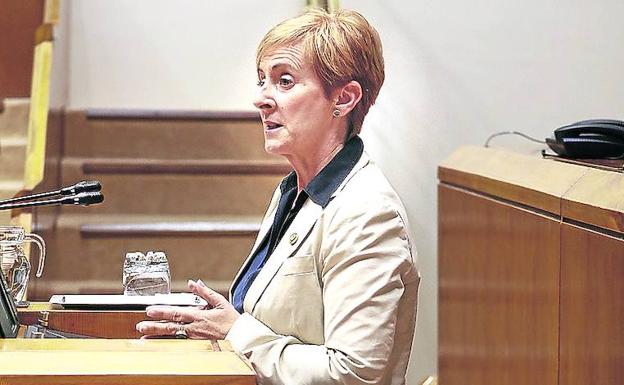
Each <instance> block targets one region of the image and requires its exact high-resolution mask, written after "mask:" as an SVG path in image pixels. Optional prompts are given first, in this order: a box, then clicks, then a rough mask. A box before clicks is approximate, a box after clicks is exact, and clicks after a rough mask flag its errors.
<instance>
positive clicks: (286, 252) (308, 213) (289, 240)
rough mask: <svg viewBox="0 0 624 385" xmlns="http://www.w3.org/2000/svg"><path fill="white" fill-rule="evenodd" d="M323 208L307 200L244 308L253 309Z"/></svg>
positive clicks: (249, 292) (259, 275) (258, 278)
mask: <svg viewBox="0 0 624 385" xmlns="http://www.w3.org/2000/svg"><path fill="white" fill-rule="evenodd" d="M322 212H323V208H322V207H321V206H319V205H317V204H316V203H314V202H313V201H312V200H311V199H308V200H306V202H305V203H304V205H303V207H301V210H300V211H299V213H297V216H296V217H295V219H294V220H293V222H292V223H291V224H290V226H289V227H288V229H287V230H286V233H284V236H283V237H282V239H281V240H280V241H279V243H278V244H277V246H276V247H275V250H274V251H273V254H271V256H270V257H269V259H268V260H267V262H266V264H265V265H264V267H263V268H262V270H260V273H259V274H258V276H257V277H256V279H255V280H254V282H253V283H252V284H251V287H250V288H249V291H248V292H247V295H246V296H245V301H244V303H243V308H244V309H245V310H247V311H249V312H251V311H253V308H254V307H255V306H256V303H257V302H258V300H259V299H260V297H261V296H262V293H264V290H265V289H266V287H267V286H268V285H269V284H270V283H271V280H273V277H274V276H275V274H277V271H278V270H279V269H280V267H281V266H282V264H283V263H284V261H285V260H286V259H287V258H288V257H290V256H291V255H293V254H294V253H295V252H296V251H297V250H298V249H299V247H300V246H301V243H303V241H304V240H305V239H306V238H307V236H308V234H309V233H310V231H311V230H312V227H314V224H315V223H316V220H317V219H318V218H319V216H320V215H321V213H322Z"/></svg>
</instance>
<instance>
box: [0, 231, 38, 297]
mask: <svg viewBox="0 0 624 385" xmlns="http://www.w3.org/2000/svg"><path fill="white" fill-rule="evenodd" d="M25 242H32V243H34V244H36V245H37V246H38V248H39V267H38V268H37V277H41V274H42V273H43V264H44V262H45V242H44V241H43V239H42V238H41V237H40V236H38V235H37V234H26V232H25V231H24V229H23V228H21V227H19V226H0V263H1V265H2V273H3V274H4V277H5V278H6V282H7V288H8V290H9V292H10V294H11V296H13V298H14V299H15V302H16V303H17V302H20V301H22V299H23V298H24V294H25V293H26V287H27V286H28V277H29V276H30V262H29V261H28V258H26V253H24V243H25Z"/></svg>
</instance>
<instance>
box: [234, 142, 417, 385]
mask: <svg viewBox="0 0 624 385" xmlns="http://www.w3.org/2000/svg"><path fill="white" fill-rule="evenodd" d="M279 198H280V189H279V188H278V189H277V190H276V192H275V194H274V195H273V198H272V200H271V203H270V205H269V208H268V211H267V213H266V215H265V217H264V219H263V222H262V225H261V227H260V232H259V234H258V238H257V240H256V242H255V245H254V247H253V249H252V252H251V254H250V256H251V255H253V253H254V252H255V249H256V248H257V247H258V246H259V244H260V242H261V240H262V239H263V238H264V236H265V235H266V233H267V232H268V230H269V228H270V226H271V224H272V223H273V217H274V215H275V211H276V209H277V205H278V202H279ZM406 218H407V217H406V215H405V212H404V208H403V205H402V204H401V201H400V200H399V198H398V196H397V194H396V193H395V191H394V190H393V189H392V187H391V186H390V184H389V183H388V181H387V180H386V178H385V177H384V176H383V174H382V173H381V171H380V170H379V169H378V168H377V166H375V165H374V164H373V163H372V162H371V161H370V159H369V157H368V156H367V155H366V153H364V154H363V155H362V157H361V159H360V160H359V162H358V163H357V164H356V166H355V167H354V168H353V170H352V171H351V172H350V174H349V175H348V176H347V178H346V179H345V180H344V182H343V183H342V185H341V186H340V187H339V188H338V189H337V190H336V192H335V193H334V195H333V197H332V199H331V201H330V202H329V204H328V205H327V207H326V208H325V209H323V208H322V207H321V206H319V205H317V204H315V203H314V202H313V201H312V200H310V199H308V200H307V201H306V202H305V203H304V205H303V207H302V208H301V210H300V211H299V213H298V214H297V216H296V217H295V219H294V220H293V222H292V223H291V225H290V227H289V228H288V229H287V230H286V232H285V233H284V236H283V238H282V239H281V241H280V242H279V243H278V244H277V246H276V248H275V250H274V252H273V254H272V255H271V256H270V258H269V259H268V261H267V262H266V264H265V266H264V267H263V268H262V270H261V271H260V273H259V274H258V276H257V277H256V279H255V280H254V282H253V284H252V285H251V287H250V288H249V291H248V292H247V295H246V296H245V300H244V303H243V308H244V310H245V313H244V314H243V315H242V316H241V317H239V319H238V320H237V321H236V322H235V324H234V325H233V327H232V329H231V330H230V332H229V333H228V335H227V337H226V339H227V340H229V341H231V343H232V345H233V346H234V348H235V349H237V350H238V351H240V352H242V353H243V354H245V355H246V356H247V357H248V358H249V359H250V361H251V363H252V365H253V367H254V369H255V370H256V372H257V374H258V383H259V384H287V385H301V384H393V385H398V384H404V383H405V372H406V369H407V363H408V359H409V354H410V349H411V344H412V337H413V334H414V327H415V323H416V302H417V294H418V284H419V281H420V276H419V273H418V269H417V264H416V255H415V253H414V252H413V251H412V247H411V244H410V240H409V236H408V234H409V232H408V229H407V223H406ZM249 262H250V258H248V259H247V261H246V262H245V264H244V265H243V268H244V267H245V266H246V265H247V264H248V263H249ZM242 270H243V269H241V271H242ZM238 274H239V275H240V274H241V272H240V271H239V273H238ZM237 279H238V276H237ZM231 294H232V293H231V291H230V297H231Z"/></svg>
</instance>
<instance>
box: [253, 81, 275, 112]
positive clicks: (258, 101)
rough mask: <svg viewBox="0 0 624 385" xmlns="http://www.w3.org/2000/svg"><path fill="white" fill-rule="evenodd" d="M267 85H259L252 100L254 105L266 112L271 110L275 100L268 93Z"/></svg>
mask: <svg viewBox="0 0 624 385" xmlns="http://www.w3.org/2000/svg"><path fill="white" fill-rule="evenodd" d="M267 88H268V87H267V86H263V87H259V88H258V93H257V94H256V98H255V100H254V103H253V104H254V106H255V107H256V108H257V109H259V110H260V111H265V112H268V111H267V110H272V109H274V108H275V106H276V104H275V100H273V98H272V97H271V95H269V92H268V90H267Z"/></svg>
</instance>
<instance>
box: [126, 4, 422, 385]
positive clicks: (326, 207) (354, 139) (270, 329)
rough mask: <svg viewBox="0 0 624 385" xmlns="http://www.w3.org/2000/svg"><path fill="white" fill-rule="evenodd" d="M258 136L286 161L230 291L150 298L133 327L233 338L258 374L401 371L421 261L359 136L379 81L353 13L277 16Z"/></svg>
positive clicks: (262, 59) (347, 377) (331, 376)
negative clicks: (191, 298) (189, 304)
mask: <svg viewBox="0 0 624 385" xmlns="http://www.w3.org/2000/svg"><path fill="white" fill-rule="evenodd" d="M257 67H258V90H259V92H258V97H257V100H256V101H255V103H254V104H255V106H256V107H257V108H258V109H259V111H260V115H261V117H262V122H263V125H264V137H265V149H266V151H268V152H269V153H273V154H280V155H283V156H284V157H285V158H286V159H287V160H288V162H289V163H290V164H291V165H292V167H293V169H294V172H293V173H291V174H289V175H288V176H287V177H286V178H284V180H282V182H281V183H280V185H279V187H278V188H277V189H276V191H275V194H274V196H273V198H272V200H271V203H270V204H269V208H268V211H267V213H266V215H265V217H264V220H263V222H262V225H261V229H260V232H259V235H258V238H257V240H256V242H255V245H254V247H253V249H252V252H251V254H250V256H249V258H248V259H247V261H246V262H245V264H244V265H243V267H242V268H241V270H240V272H239V273H238V276H237V277H236V279H235V281H234V284H233V286H232V288H231V290H230V300H231V302H229V301H227V300H226V299H225V298H224V297H222V296H221V295H219V294H218V293H216V292H214V291H212V290H211V289H209V288H207V287H206V286H205V285H204V284H203V283H202V282H201V281H197V282H193V281H189V288H190V290H191V291H192V292H193V293H195V294H197V295H199V296H201V297H203V298H205V299H206V301H207V302H208V304H209V305H210V306H209V307H210V309H208V310H206V309H194V308H177V307H165V306H155V307H150V308H148V309H147V315H148V316H149V317H151V318H155V319H160V320H167V321H169V322H154V321H144V322H141V323H139V324H138V325H137V330H139V331H140V332H141V333H143V334H145V335H147V336H156V335H179V334H184V335H188V337H190V338H214V339H226V340H229V341H231V343H232V345H233V346H234V348H235V349H237V350H239V351H241V352H242V353H243V354H245V355H246V356H247V357H249V359H250V361H251V363H252V364H253V366H254V369H255V370H256V372H257V374H258V382H259V383H260V384H289V385H294V384H364V383H366V384H403V383H405V371H406V368H407V363H408V359H409V354H410V349H411V343H412V337H413V333H414V326H415V318H416V300H417V291H418V283H419V280H420V278H419V274H418V271H417V268H416V260H415V255H413V254H412V250H411V245H410V242H409V238H408V231H407V224H406V222H405V219H406V215H405V212H404V208H403V206H402V204H401V202H400V200H399V198H398V196H397V195H396V193H395V192H394V190H393V189H392V187H391V186H390V184H389V183H388V182H387V180H386V179H385V177H384V176H383V175H382V173H381V172H380V171H379V169H378V168H377V167H376V166H375V165H374V163H373V162H372V161H371V160H370V159H369V157H368V155H366V153H365V152H364V151H363V143H362V140H361V139H360V138H359V137H358V133H359V132H360V129H361V126H362V122H363V120H364V116H365V115H366V113H367V112H368V110H369V108H370V106H371V105H372V104H373V103H374V101H375V98H376V97H377V94H378V93H379V89H380V87H381V85H382V83H383V80H384V69H383V68H384V65H383V57H382V50H381V43H380V40H379V36H378V35H377V32H376V31H375V30H374V29H373V28H372V27H371V26H370V25H369V24H368V22H367V21H366V20H365V19H364V18H363V17H362V16H361V15H360V14H358V13H356V12H352V11H345V10H342V11H337V12H335V13H333V14H327V13H326V12H324V11H310V12H307V13H305V14H303V15H302V16H299V17H296V18H293V19H289V20H286V21H284V22H282V23H280V24H279V25H277V26H276V27H274V28H273V29H271V30H270V31H269V32H268V33H267V35H266V36H265V37H264V38H263V40H262V41H261V43H260V45H259V47H258V51H257Z"/></svg>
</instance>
